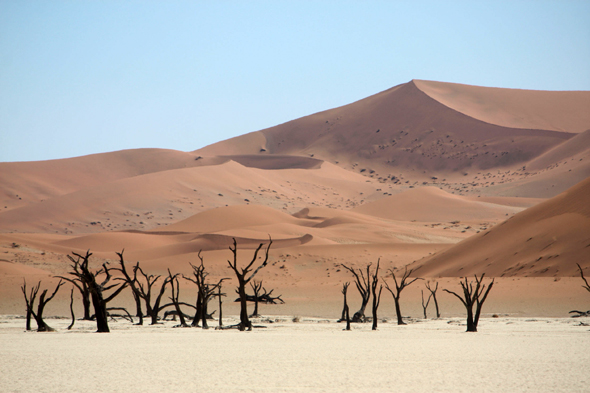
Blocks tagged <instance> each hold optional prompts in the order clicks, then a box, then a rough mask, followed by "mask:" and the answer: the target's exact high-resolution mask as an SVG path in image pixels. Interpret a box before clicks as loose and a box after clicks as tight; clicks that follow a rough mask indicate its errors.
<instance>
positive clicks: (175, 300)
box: [168, 269, 190, 327]
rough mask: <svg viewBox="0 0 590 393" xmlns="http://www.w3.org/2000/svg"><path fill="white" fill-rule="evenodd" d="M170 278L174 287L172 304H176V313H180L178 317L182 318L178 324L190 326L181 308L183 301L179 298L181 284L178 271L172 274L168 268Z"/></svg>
mask: <svg viewBox="0 0 590 393" xmlns="http://www.w3.org/2000/svg"><path fill="white" fill-rule="evenodd" d="M168 278H169V280H170V286H171V288H172V295H171V296H170V300H171V301H172V304H174V309H175V310H176V315H178V318H179V319H180V324H179V325H178V327H190V326H189V325H187V323H186V320H185V319H184V313H183V312H182V310H181V309H180V304H181V302H180V300H179V294H180V286H179V285H178V273H176V274H175V275H172V273H171V272H170V269H168Z"/></svg>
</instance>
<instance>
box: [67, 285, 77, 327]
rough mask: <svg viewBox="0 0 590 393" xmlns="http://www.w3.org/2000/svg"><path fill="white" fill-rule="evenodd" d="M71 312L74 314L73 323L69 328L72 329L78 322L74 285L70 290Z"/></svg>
mask: <svg viewBox="0 0 590 393" xmlns="http://www.w3.org/2000/svg"><path fill="white" fill-rule="evenodd" d="M70 314H71V315H72V323H70V325H69V326H68V330H72V328H73V327H74V324H75V323H76V316H75V315H74V287H72V290H71V291H70Z"/></svg>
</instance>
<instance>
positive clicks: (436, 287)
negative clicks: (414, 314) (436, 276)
mask: <svg viewBox="0 0 590 393" xmlns="http://www.w3.org/2000/svg"><path fill="white" fill-rule="evenodd" d="M435 283H436V286H435V287H434V288H432V287H431V286H430V282H426V284H425V285H426V289H428V290H429V291H430V295H431V296H432V300H434V307H435V308H436V317H437V318H440V311H439V309H438V301H437V300H436V291H437V290H438V282H435ZM425 318H426V317H425Z"/></svg>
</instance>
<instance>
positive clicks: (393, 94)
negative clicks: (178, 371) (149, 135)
mask: <svg viewBox="0 0 590 393" xmlns="http://www.w3.org/2000/svg"><path fill="white" fill-rule="evenodd" d="M485 91H487V90H485ZM566 93H567V94H569V92H566ZM568 113H569V112H568ZM576 116H578V117H579V116H580V115H579V113H576ZM580 122H582V123H583V122H585V120H584V119H582V120H580ZM573 135H575V133H573V132H564V131H554V130H553V129H549V130H543V129H533V128H530V127H529V128H511V127H505V126H499V125H496V124H493V122H484V121H481V120H478V119H475V118H473V117H471V116H468V115H465V114H463V113H461V112H458V111H456V110H454V109H451V108H449V107H448V106H445V105H443V104H441V103H440V102H438V101H436V100H435V99H433V98H431V97H430V96H429V95H427V94H426V93H424V92H423V91H422V90H420V89H419V88H418V87H417V86H416V83H415V82H414V81H411V82H409V83H406V84H402V85H398V86H396V87H393V88H391V89H389V90H386V91H383V92H381V93H378V94H376V95H373V96H371V97H368V98H365V99H363V100H360V101H357V102H354V103H352V104H349V105H346V106H342V107H339V108H335V109H331V110H328V111H324V112H320V113H316V114H314V115H311V116H306V117H303V118H300V119H297V120H293V121H290V122H288V123H284V124H281V125H278V126H276V127H272V128H268V129H265V130H262V131H258V132H256V133H250V134H247V135H244V136H240V137H236V138H232V139H229V140H227V141H222V142H219V143H216V144H213V145H210V146H207V147H205V148H203V149H200V150H197V151H196V153H198V154H201V155H219V154H227V153H224V152H227V151H230V152H232V153H231V154H262V155H265V154H291V155H307V156H314V157H315V158H320V159H324V160H328V161H339V162H340V164H341V165H352V164H354V163H355V162H357V161H360V162H364V163H366V162H371V163H372V164H374V165H375V166H385V167H392V168H393V167H402V168H414V169H427V170H431V171H440V172H444V171H458V170H461V169H464V168H469V167H474V168H481V169H488V168H494V167H503V166H507V165H513V164H518V163H524V162H526V161H528V160H531V159H533V158H535V157H537V156H539V155H540V154H542V153H543V152H545V151H547V150H548V149H550V148H552V147H554V146H557V145H558V144H560V143H562V142H563V141H565V140H567V139H569V138H570V137H572V136H573ZM359 169H360V168H359Z"/></svg>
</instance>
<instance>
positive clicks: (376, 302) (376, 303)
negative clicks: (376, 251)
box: [371, 259, 383, 330]
mask: <svg viewBox="0 0 590 393" xmlns="http://www.w3.org/2000/svg"><path fill="white" fill-rule="evenodd" d="M379 261H380V260H379V259H378V260H377V268H376V269H375V274H373V277H372V281H371V291H372V293H373V308H372V311H373V326H372V327H371V329H372V330H377V319H378V317H377V309H378V308H379V303H380V302H381V291H382V290H383V285H381V287H379V293H377V284H378V283H379V277H378V274H379Z"/></svg>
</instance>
